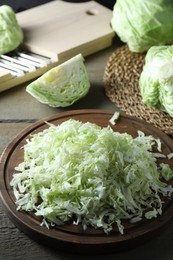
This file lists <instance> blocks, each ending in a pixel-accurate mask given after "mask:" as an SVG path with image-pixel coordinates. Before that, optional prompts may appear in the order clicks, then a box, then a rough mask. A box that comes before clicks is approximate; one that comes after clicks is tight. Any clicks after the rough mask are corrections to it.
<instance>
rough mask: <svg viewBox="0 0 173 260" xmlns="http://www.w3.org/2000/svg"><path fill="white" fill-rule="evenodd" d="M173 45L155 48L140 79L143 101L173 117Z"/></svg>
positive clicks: (148, 55) (147, 58)
mask: <svg viewBox="0 0 173 260" xmlns="http://www.w3.org/2000/svg"><path fill="white" fill-rule="evenodd" d="M172 57H173V45H171V46H153V47H151V48H150V49H149V50H148V52H147V55H146V57H145V65H144V67H143V70H142V73H141V75H140V79H139V88H140V92H141V96H142V101H143V102H144V103H145V104H146V105H149V106H151V107H155V108H157V109H160V110H162V111H165V112H166V113H168V114H169V115H170V116H171V117H173V59H172Z"/></svg>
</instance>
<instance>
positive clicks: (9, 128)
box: [0, 43, 173, 260]
mask: <svg viewBox="0 0 173 260" xmlns="http://www.w3.org/2000/svg"><path fill="white" fill-rule="evenodd" d="M116 47H117V44H116V43H114V44H113V46H112V47H111V48H108V49H106V50H103V51H100V52H98V53H96V54H94V55H91V56H89V57H87V58H86V61H85V64H86V68H87V71H88V74H89V78H90V82H91V90H90V92H89V94H88V95H87V96H86V97H85V98H83V99H81V100H80V101H78V102H76V103H75V104H74V105H72V106H70V107H67V108H63V109H62V108H51V107H49V106H47V105H43V104H41V103H39V102H38V101H36V100H35V99H34V98H33V97H31V96H30V95H29V94H28V93H27V92H26V91H25V87H26V86H27V83H26V84H23V85H20V86H18V87H15V88H13V89H10V90H8V91H5V92H3V93H1V94H0V111H1V112H0V154H1V153H2V152H3V150H4V148H5V146H6V145H7V144H8V142H9V141H10V140H12V139H13V138H14V136H15V135H16V134H17V133H19V132H20V131H21V130H23V129H24V128H25V127H27V126H29V125H30V124H32V123H33V122H35V121H37V120H39V119H41V118H44V117H47V116H50V115H53V114H56V113H60V112H62V111H67V110H74V109H90V108H91V109H111V110H112V111H115V110H116V109H117V108H116V107H115V105H114V104H113V103H112V102H111V101H110V100H109V99H108V98H107V97H106V95H105V92H104V87H103V82H102V79H103V72H104V68H105V65H106V62H107V60H108V58H109V56H110V55H111V53H112V52H113V51H114V50H115V48H116ZM105 258H106V259H107V260H113V259H118V260H123V259H128V260H130V259H133V260H134V259H140V260H144V259H145V260H146V259H148V260H150V259H157V260H163V259H164V260H172V259H173V225H171V226H170V227H169V228H168V229H166V230H165V231H164V232H163V233H162V234H160V235H159V236H157V237H156V238H154V239H152V240H150V241H148V242H147V243H145V244H143V245H141V246H138V247H137V248H134V249H132V250H128V251H125V252H119V253H114V254H110V255H109V254H108V255H104V256H103V255H96V256H84V255H83V256H81V255H77V254H72V253H68V251H67V252H60V251H59V250H58V249H57V250H55V249H50V248H48V247H46V246H43V245H41V244H38V243H37V242H35V241H33V240H31V239H30V238H29V237H28V236H27V235H25V234H24V233H22V232H21V231H19V230H18V229H17V228H16V227H15V226H14V224H13V223H12V222H11V221H10V220H9V219H8V217H7V216H6V214H5V212H4V209H3V207H2V204H1V202H0V260H1V259H2V260H4V259H6V260H8V259H10V260H20V259H21V260H23V259H25V260H31V259H41V260H44V259H45V260H48V259H51V260H54V259H58V260H60V259H61V260H70V259H71V260H73V259H75V260H80V259H84V260H85V259H86V260H87V259H91V260H92V259H93V260H97V259H99V260H103V259H105Z"/></svg>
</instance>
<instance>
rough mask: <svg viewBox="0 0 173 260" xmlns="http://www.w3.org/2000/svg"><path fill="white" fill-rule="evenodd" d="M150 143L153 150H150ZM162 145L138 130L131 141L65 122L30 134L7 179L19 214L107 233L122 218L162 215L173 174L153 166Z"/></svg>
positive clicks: (92, 126) (125, 136)
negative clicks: (166, 181)
mask: <svg viewBox="0 0 173 260" xmlns="http://www.w3.org/2000/svg"><path fill="white" fill-rule="evenodd" d="M154 144H155V146H157V148H158V152H157V153H154V152H151V151H152V146H153V145H154ZM160 151H161V143H160V141H159V140H158V139H154V137H152V136H145V135H144V133H142V132H138V137H136V138H133V137H132V136H131V135H129V134H127V133H123V134H121V133H118V132H114V131H113V130H112V129H111V128H110V127H107V128H101V127H99V126H98V125H95V124H92V123H89V122H87V123H82V122H79V121H76V120H72V119H69V120H67V121H65V122H63V123H62V124H61V125H58V126H55V125H50V127H49V128H48V129H45V130H44V131H43V132H39V133H37V134H34V135H33V136H32V138H31V139H30V140H27V144H26V145H24V161H23V162H21V163H20V164H19V165H18V166H17V167H16V171H18V173H17V172H16V173H15V174H14V176H13V179H12V181H11V186H12V187H13V191H14V195H15V198H16V204H17V209H18V210H24V211H34V212H35V215H36V216H40V217H42V218H43V222H42V224H44V225H46V226H47V227H49V226H52V225H55V224H56V225H62V224H64V223H66V222H67V221H69V220H71V221H72V220H73V221H74V222H73V224H75V225H77V224H80V223H81V224H82V226H83V228H84V230H85V229H86V228H87V227H88V226H93V227H94V228H96V229H97V228H101V229H103V230H104V231H105V233H109V232H110V231H111V230H112V229H114V226H116V225H117V227H118V229H119V231H120V233H121V234H123V233H124V224H123V219H126V220H129V221H130V222H132V223H134V222H136V221H139V220H141V219H142V218H147V219H151V218H155V217H157V216H158V215H160V214H161V213H162V205H163V197H164V196H167V197H171V196H172V195H171V194H172V193H173V187H172V186H171V185H167V184H166V183H165V182H163V180H161V179H162V178H166V180H169V179H170V178H172V177H173V171H172V170H171V169H170V167H169V165H167V164H163V163H162V164H160V166H159V165H157V163H156V160H157V158H158V157H159V153H160Z"/></svg>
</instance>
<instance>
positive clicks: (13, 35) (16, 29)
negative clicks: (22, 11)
mask: <svg viewBox="0 0 173 260" xmlns="http://www.w3.org/2000/svg"><path fill="white" fill-rule="evenodd" d="M22 42H23V31H22V29H21V28H20V26H19V24H18V22H17V19H16V15H15V13H14V11H13V9H12V8H11V7H10V6H8V5H2V6H0V54H5V53H8V52H10V51H13V50H15V49H16V48H17V47H18V46H19V45H20V44H21V43H22Z"/></svg>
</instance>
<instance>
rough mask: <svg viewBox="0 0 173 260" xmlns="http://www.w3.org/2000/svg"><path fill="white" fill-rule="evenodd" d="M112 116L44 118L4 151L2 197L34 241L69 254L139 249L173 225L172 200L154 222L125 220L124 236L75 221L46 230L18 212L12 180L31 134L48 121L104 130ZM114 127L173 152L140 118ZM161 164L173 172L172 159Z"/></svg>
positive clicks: (86, 113)
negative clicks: (71, 121) (148, 138)
mask: <svg viewBox="0 0 173 260" xmlns="http://www.w3.org/2000/svg"><path fill="white" fill-rule="evenodd" d="M112 115H113V112H112V111H109V110H94V109H91V110H90V109H89V110H74V111H67V112H62V113H57V114H56V115H53V116H51V117H48V118H43V119H41V120H39V121H37V122H35V123H34V124H32V125H31V126H29V127H28V128H26V129H24V130H23V131H22V132H21V133H19V134H18V135H17V136H16V137H15V138H14V139H13V140H12V141H11V143H10V144H9V145H8V146H7V148H6V149H5V150H4V152H3V154H2V156H1V158H0V161H1V163H0V172H1V174H0V198H1V200H2V203H3V205H4V209H5V210H6V213H7V214H8V216H9V218H10V219H11V220H12V221H13V223H14V224H15V225H16V226H17V227H18V228H19V229H20V230H22V231H23V232H24V233H26V234H27V235H28V236H30V237H31V238H32V239H34V240H37V241H38V242H40V243H43V244H45V245H46V246H51V247H54V248H56V249H58V250H60V249H61V250H64V251H65V250H66V251H67V250H68V252H70V251H71V252H73V253H77V252H78V253H83V254H91V253H92V254H102V253H110V252H115V251H120V250H122V251H123V250H127V249H128V248H133V247H137V246H138V245H139V244H141V243H144V242H146V241H148V240H149V239H151V238H153V237H154V236H156V235H158V234H160V233H161V232H162V231H163V230H164V229H165V228H166V227H168V226H169V225H170V224H171V223H172V222H173V203H172V199H173V198H172V199H166V198H162V201H163V213H162V214H161V215H159V216H158V217H157V218H154V219H151V220H146V219H143V220H142V221H139V222H136V223H133V224H132V223H129V221H127V220H124V222H123V223H124V227H125V233H124V235H121V234H120V233H119V232H118V230H117V228H116V227H115V229H114V230H113V231H112V232H111V233H110V234H109V235H107V234H105V233H104V232H103V230H102V229H99V228H98V229H94V228H92V227H88V229H87V230H85V231H84V230H83V228H82V226H81V225H80V224H79V225H74V224H72V222H68V223H66V224H65V225H63V226H56V227H52V228H50V229H47V228H46V227H43V226H41V225H40V223H41V219H39V218H38V217H36V216H35V214H34V213H33V212H28V213H27V212H24V211H18V210H16V208H17V206H16V204H15V197H14V194H13V190H12V187H11V186H10V182H11V180H12V177H13V173H14V168H15V167H16V166H17V165H18V164H19V163H21V162H22V161H23V149H22V148H23V146H24V145H25V144H26V142H27V141H26V140H27V139H29V138H30V137H31V135H33V134H35V133H38V132H41V131H43V130H44V129H47V128H48V125H47V124H46V123H45V122H49V123H52V124H55V125H60V124H61V123H62V122H64V121H66V120H68V119H75V120H79V121H81V122H83V123H85V122H91V123H95V124H97V125H99V126H101V127H107V126H108V125H109V120H110V118H111V117H112ZM111 128H112V129H113V130H114V131H117V132H120V133H124V132H127V133H128V134H131V135H132V136H133V137H136V136H137V131H138V130H140V131H142V132H144V133H145V135H152V136H154V137H155V138H159V139H160V141H161V143H162V152H163V154H165V155H167V154H169V153H172V152H173V141H172V139H171V138H169V137H168V136H167V135H166V134H165V133H163V132H161V131H160V130H159V129H157V128H155V127H153V126H152V125H150V124H148V123H145V122H144V121H142V120H140V119H137V118H133V117H130V116H127V115H123V114H121V116H120V118H119V120H118V121H117V123H116V124H115V125H114V126H113V125H111ZM162 162H163V163H168V164H169V165H170V167H171V169H173V159H172V160H170V159H168V158H160V159H159V163H162ZM168 184H170V185H173V178H172V179H171V180H170V181H168ZM81 258H82V257H81Z"/></svg>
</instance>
